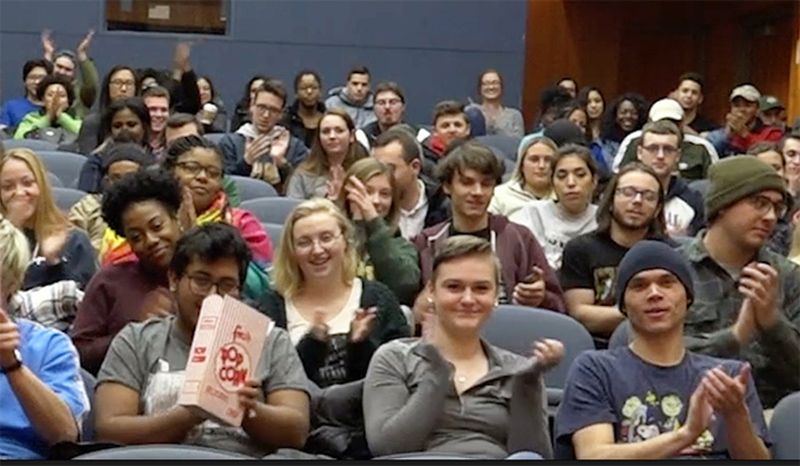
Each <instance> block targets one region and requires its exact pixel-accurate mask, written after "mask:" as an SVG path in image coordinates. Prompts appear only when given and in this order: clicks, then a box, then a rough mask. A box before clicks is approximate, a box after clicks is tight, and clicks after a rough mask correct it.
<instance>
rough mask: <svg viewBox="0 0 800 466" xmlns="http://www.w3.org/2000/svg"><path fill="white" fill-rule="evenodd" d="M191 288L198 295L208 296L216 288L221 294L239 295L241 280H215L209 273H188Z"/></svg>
mask: <svg viewBox="0 0 800 466" xmlns="http://www.w3.org/2000/svg"><path fill="white" fill-rule="evenodd" d="M187 278H188V279H189V290H191V292H192V293H195V294H197V295H201V296H206V295H208V294H209V293H211V290H212V289H214V288H216V289H217V293H219V294H220V295H238V294H239V282H238V281H236V280H233V279H231V278H223V279H221V280H218V281H214V280H212V279H211V277H209V276H208V275H196V274H195V275H187Z"/></svg>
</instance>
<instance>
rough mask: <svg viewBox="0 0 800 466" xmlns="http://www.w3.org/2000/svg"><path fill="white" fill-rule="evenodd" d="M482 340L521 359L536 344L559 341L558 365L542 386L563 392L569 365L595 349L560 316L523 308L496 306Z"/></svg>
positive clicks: (586, 334)
mask: <svg viewBox="0 0 800 466" xmlns="http://www.w3.org/2000/svg"><path fill="white" fill-rule="evenodd" d="M483 336H484V338H486V340H487V341H488V342H489V343H491V344H492V345H495V346H498V347H500V348H503V349H505V350H508V351H511V352H513V353H517V354H521V355H524V356H528V355H530V354H531V352H532V349H533V343H534V342H535V341H536V340H540V339H542V338H554V339H556V340H559V341H561V343H563V344H564V356H563V358H562V359H561V364H559V365H558V366H556V367H554V368H553V369H551V370H550V371H548V372H547V373H546V374H545V376H544V378H545V384H546V385H547V387H552V388H564V382H565V381H566V379H567V371H568V370H569V366H570V364H572V361H574V360H575V358H577V357H578V355H579V354H581V353H582V352H584V351H587V350H592V349H594V342H593V341H592V336H591V335H590V334H589V332H588V331H587V330H586V329H585V328H584V327H583V325H581V324H580V322H578V321H577V320H575V319H573V318H572V317H570V316H568V315H565V314H561V313H559V312H555V311H550V310H545V309H536V308H532V307H526V306H514V305H507V304H502V305H500V306H497V308H496V309H495V310H494V312H493V313H492V316H491V317H490V318H489V320H488V321H487V322H486V325H484V327H483Z"/></svg>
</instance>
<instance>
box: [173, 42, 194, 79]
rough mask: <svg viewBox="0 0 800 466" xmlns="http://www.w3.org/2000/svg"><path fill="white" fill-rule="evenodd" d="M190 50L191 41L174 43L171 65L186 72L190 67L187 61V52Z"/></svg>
mask: <svg viewBox="0 0 800 466" xmlns="http://www.w3.org/2000/svg"><path fill="white" fill-rule="evenodd" d="M191 52H192V42H178V43H177V44H175V55H174V57H173V60H172V62H173V65H174V68H175V70H176V71H181V72H183V73H186V72H188V71H190V70H191V69H192V65H191V64H190V63H189V54H190V53H191Z"/></svg>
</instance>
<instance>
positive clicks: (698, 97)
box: [653, 72, 719, 135]
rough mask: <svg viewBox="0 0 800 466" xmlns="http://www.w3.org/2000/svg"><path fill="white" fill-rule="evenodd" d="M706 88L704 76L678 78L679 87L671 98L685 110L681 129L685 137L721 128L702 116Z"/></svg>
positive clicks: (691, 74)
mask: <svg viewBox="0 0 800 466" xmlns="http://www.w3.org/2000/svg"><path fill="white" fill-rule="evenodd" d="M704 87H705V80H704V79H703V76H701V75H700V74H699V73H694V72H688V73H684V74H682V75H681V76H680V77H679V78H678V87H677V88H676V89H675V90H674V91H673V93H672V94H671V95H670V97H671V98H673V99H675V100H677V101H678V103H679V104H680V105H681V108H682V109H683V115H684V116H683V128H681V129H682V130H683V132H684V135H689V134H691V135H701V134H702V133H707V132H709V131H714V130H715V129H717V128H719V125H718V124H716V123H714V122H713V121H711V120H709V119H708V118H705V117H704V116H703V115H701V114H700V105H702V104H703V98H704V96H703V88H704ZM653 121H655V120H653ZM687 127H688V128H687Z"/></svg>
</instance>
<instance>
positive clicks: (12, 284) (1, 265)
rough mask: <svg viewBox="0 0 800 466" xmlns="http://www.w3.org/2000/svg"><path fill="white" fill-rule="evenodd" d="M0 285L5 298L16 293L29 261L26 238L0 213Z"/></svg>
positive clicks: (29, 254)
mask: <svg viewBox="0 0 800 466" xmlns="http://www.w3.org/2000/svg"><path fill="white" fill-rule="evenodd" d="M0 254H2V258H0V287H1V288H2V296H0V300H2V301H3V302H5V299H6V298H7V297H9V296H11V295H13V294H14V293H16V292H17V291H18V289H19V287H20V286H22V282H23V279H24V277H25V271H26V270H27V269H28V263H29V262H30V261H31V250H30V246H29V245H28V239H27V238H26V237H25V234H24V233H22V231H20V230H19V229H18V228H17V227H15V226H14V224H13V223H11V221H10V220H8V219H7V218H4V217H3V216H2V215H0Z"/></svg>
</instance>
